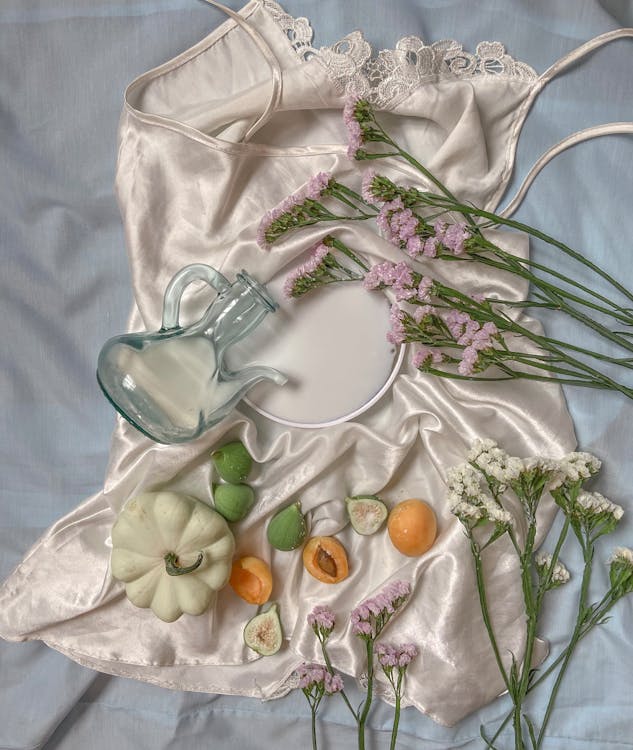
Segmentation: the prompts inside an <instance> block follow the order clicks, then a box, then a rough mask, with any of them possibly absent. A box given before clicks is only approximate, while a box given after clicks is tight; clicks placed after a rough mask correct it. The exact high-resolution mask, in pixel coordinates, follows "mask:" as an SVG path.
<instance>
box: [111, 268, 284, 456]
mask: <svg viewBox="0 0 633 750" xmlns="http://www.w3.org/2000/svg"><path fill="white" fill-rule="evenodd" d="M197 280H202V281H205V282H206V283H207V284H209V285H210V286H212V287H213V288H214V289H216V291H217V292H218V294H217V296H216V298H215V299H214V300H213V302H212V303H211V304H210V305H209V307H208V308H207V310H206V312H205V313H204V315H202V317H201V318H200V319H199V320H198V321H196V322H195V323H193V324H192V325H190V326H187V327H181V326H180V323H179V315H180V299H181V296H182V294H183V292H184V290H185V288H186V287H187V286H188V285H189V284H190V283H191V282H192V281H197ZM276 309H277V304H276V303H275V301H274V300H273V299H272V297H271V296H270V294H269V293H268V291H267V289H266V288H265V287H264V286H263V285H262V284H260V283H259V282H258V281H256V280H255V279H254V278H253V277H252V276H250V275H249V274H248V273H247V272H246V271H241V272H240V273H238V274H237V277H236V281H235V282H234V283H233V284H231V283H230V282H229V281H228V280H227V279H226V278H225V277H224V276H223V275H222V274H221V273H220V272H219V271H216V270H215V269H214V268H211V267H210V266H206V265H203V264H194V265H191V266H186V267H185V268H183V269H181V271H180V272H179V273H177V274H176V275H175V276H174V278H173V279H172V280H171V282H170V283H169V285H168V287H167V290H166V291H165V299H164V304H163V319H162V326H161V329H160V330H159V331H155V332H140V333H130V334H124V335H122V336H115V337H114V338H112V339H110V340H109V341H107V342H106V344H105V345H104V346H103V348H102V350H101V353H100V355H99V361H98V364H97V379H98V381H99V385H100V386H101V388H102V390H103V392H104V394H105V395H106V397H107V398H108V400H109V401H110V402H111V403H112V405H113V406H114V407H115V409H116V410H117V411H118V412H119V413H120V414H121V415H122V416H123V417H125V419H127V420H128V421H129V422H130V423H131V424H132V425H134V426H135V427H136V428H137V429H138V430H140V431H141V432H143V433H144V434H145V435H147V436H149V437H150V438H152V439H153V440H156V441H157V442H160V443H182V442H187V441H189V440H193V439H194V438H196V437H198V436H199V435H201V434H202V433H203V432H204V431H205V430H207V429H209V427H212V426H213V425H214V424H217V423H218V422H220V421H221V420H222V419H224V418H225V417H226V416H227V415H228V414H229V413H230V412H231V411H232V410H233V409H234V408H235V406H236V405H237V403H238V402H239V401H240V400H241V398H242V397H243V396H244V394H245V393H246V391H248V390H249V388H251V387H252V386H253V385H255V384H256V383H258V382H260V381H261V380H271V381H272V382H274V383H276V384H277V385H283V384H284V383H285V382H286V381H287V378H286V376H285V375H284V374H283V373H281V372H279V371H278V370H275V369H273V368H272V367H266V366H265V365H252V366H250V367H247V368H244V369H242V370H238V371H236V372H232V371H230V370H229V369H228V368H226V367H225V364H224V355H225V352H226V350H227V349H228V348H229V347H230V346H231V345H232V344H234V343H235V342H236V341H239V340H240V339H243V338H244V337H246V336H248V334H249V333H250V332H251V331H252V330H253V329H254V328H255V327H256V326H258V325H259V323H260V322H261V321H262V320H263V318H264V317H265V316H266V315H267V314H268V313H270V312H274V311H275V310H276Z"/></svg>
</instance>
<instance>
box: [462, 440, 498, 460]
mask: <svg viewBox="0 0 633 750" xmlns="http://www.w3.org/2000/svg"><path fill="white" fill-rule="evenodd" d="M495 448H498V445H497V443H496V442H495V441H494V440H490V438H485V439H484V440H480V439H479V438H477V440H475V442H474V443H473V444H472V446H471V447H470V450H469V451H468V460H469V461H473V462H474V463H477V460H478V458H479V456H481V455H482V453H489V452H490V451H491V450H494V449H495Z"/></svg>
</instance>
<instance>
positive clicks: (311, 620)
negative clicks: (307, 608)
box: [308, 605, 336, 643]
mask: <svg viewBox="0 0 633 750" xmlns="http://www.w3.org/2000/svg"><path fill="white" fill-rule="evenodd" d="M335 623H336V618H335V616H334V612H332V610H331V609H330V608H329V607H328V606H326V605H318V606H316V607H315V608H314V609H313V610H312V612H310V614H309V615H308V625H309V626H310V627H311V628H312V630H314V633H315V635H316V637H317V638H318V639H319V640H320V641H321V642H322V643H325V641H326V640H327V639H328V638H329V636H330V633H331V632H332V630H334V625H335Z"/></svg>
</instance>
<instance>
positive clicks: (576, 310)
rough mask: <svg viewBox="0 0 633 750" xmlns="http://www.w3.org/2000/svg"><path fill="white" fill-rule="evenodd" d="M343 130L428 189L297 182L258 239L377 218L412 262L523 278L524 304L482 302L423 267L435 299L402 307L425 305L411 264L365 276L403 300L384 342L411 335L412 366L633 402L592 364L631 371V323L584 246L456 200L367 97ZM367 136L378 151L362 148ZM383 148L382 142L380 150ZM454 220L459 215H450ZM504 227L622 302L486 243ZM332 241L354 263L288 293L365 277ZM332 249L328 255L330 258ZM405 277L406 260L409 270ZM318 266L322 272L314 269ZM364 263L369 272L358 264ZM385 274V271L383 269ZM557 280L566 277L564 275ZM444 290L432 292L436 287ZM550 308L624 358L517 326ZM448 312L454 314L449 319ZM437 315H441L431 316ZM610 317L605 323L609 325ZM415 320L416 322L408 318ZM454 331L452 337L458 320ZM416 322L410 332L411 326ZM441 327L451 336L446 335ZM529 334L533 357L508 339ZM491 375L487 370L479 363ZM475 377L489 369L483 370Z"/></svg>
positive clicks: (352, 149)
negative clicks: (546, 248) (549, 250)
mask: <svg viewBox="0 0 633 750" xmlns="http://www.w3.org/2000/svg"><path fill="white" fill-rule="evenodd" d="M343 119H344V122H345V124H346V127H347V129H348V136H349V150H348V153H349V155H350V157H352V158H354V159H358V160H361V161H366V160H378V159H383V158H389V157H398V158H402V159H404V160H405V161H407V162H408V163H409V164H411V165H412V166H414V167H415V168H416V169H417V170H418V171H419V172H420V174H421V175H422V176H423V177H424V179H425V180H426V181H427V182H428V183H429V184H430V185H431V186H432V187H433V188H435V189H436V192H433V191H432V190H429V191H424V190H419V189H416V188H411V187H402V186H399V185H396V184H395V183H394V182H392V181H391V180H389V179H388V178H386V177H384V176H381V175H377V174H376V173H375V172H373V171H372V170H366V171H365V172H364V176H363V180H362V188H361V192H360V194H359V193H356V192H355V191H353V190H351V189H350V188H347V187H345V186H343V185H341V184H340V183H337V182H336V181H334V180H333V179H332V178H331V176H330V175H324V174H323V173H320V174H319V175H316V176H315V177H314V178H313V179H312V180H311V181H310V182H309V183H307V185H306V186H304V188H302V189H301V190H300V191H298V193H295V194H294V195H293V196H291V197H290V198H289V199H287V201H285V202H284V203H283V204H282V206H281V207H280V208H279V209H276V210H274V211H273V214H272V216H271V215H269V216H268V218H266V219H265V220H264V223H263V227H262V229H261V230H260V235H261V237H260V239H261V238H263V240H262V241H263V243H264V244H266V243H270V242H274V241H275V240H276V239H278V238H279V237H280V236H282V235H283V234H284V233H285V232H287V231H289V230H290V229H294V228H297V227H300V226H307V225H308V224H314V223H317V222H321V221H333V220H336V221H348V220H350V221H357V220H361V221H364V220H367V219H375V220H376V224H377V227H378V229H379V230H380V232H381V233H382V235H383V236H384V237H385V238H386V239H388V240H389V241H390V242H392V243H393V244H395V245H396V246H398V247H400V248H401V249H402V250H403V251H404V252H405V253H406V254H407V255H408V256H409V257H410V258H411V262H415V263H417V262H422V263H425V264H426V263H428V262H430V261H432V260H433V259H438V260H442V261H462V262H468V263H473V262H477V263H479V264H482V265H484V266H488V267H490V268H493V269H495V270H496V271H500V272H507V273H510V274H513V275H515V276H516V277H518V278H520V279H522V280H523V281H527V282H529V283H530V284H531V288H532V296H531V298H530V299H528V300H500V299H493V298H490V299H486V298H485V297H484V296H482V295H480V294H474V295H472V294H465V293H463V292H462V291H460V290H459V289H454V288H451V287H448V286H446V285H444V286H442V285H439V283H438V282H437V281H433V280H432V279H431V277H430V276H428V274H427V280H426V281H425V283H426V284H427V289H431V290H432V291H433V292H434V293H435V294H434V296H435V297H436V298H437V299H436V300H434V303H435V304H425V305H422V307H423V309H414V310H410V309H409V308H408V307H407V305H408V304H416V305H419V304H422V303H423V302H425V301H426V302H427V303H430V302H431V300H430V299H427V300H423V299H422V296H421V295H420V298H419V299H413V298H414V297H415V295H414V290H413V288H412V286H413V285H407V284H406V274H407V271H406V270H405V269H403V268H402V267H403V266H407V265H408V264H397V266H398V267H399V271H400V278H399V279H396V278H394V279H391V280H389V279H387V278H383V279H379V283H375V282H376V278H377V276H378V274H379V272H380V270H381V267H383V266H384V264H378V266H377V267H374V268H372V269H369V271H368V272H367V273H366V274H365V280H366V286H367V288H380V289H385V288H391V289H392V290H393V292H394V294H395V295H396V301H397V302H399V303H404V304H401V305H400V310H398V309H397V308H394V310H393V311H392V322H393V327H392V331H391V333H390V334H389V338H390V340H392V341H394V343H404V342H417V343H419V344H420V348H419V349H417V350H416V351H415V352H414V353H413V362H414V364H415V366H416V367H418V368H419V369H421V370H422V371H424V372H427V373H430V374H434V375H438V376H441V377H449V378H457V379H468V380H491V379H492V380H508V379H516V378H529V379H532V380H543V381H546V380H551V378H552V376H555V377H556V378H557V379H558V381H559V382H560V383H561V384H563V385H578V386H584V387H591V388H603V389H608V390H614V391H618V392H621V393H623V394H624V395H626V396H627V397H629V398H633V388H631V387H630V386H629V385H627V384H626V383H621V382H619V381H618V380H617V379H614V378H612V377H610V376H609V375H607V373H606V372H604V371H603V369H602V368H600V369H598V366H595V365H593V364H592V363H591V360H596V361H597V362H599V363H606V364H607V365H609V366H611V365H616V366H618V367H622V368H625V369H627V370H631V369H633V356H631V355H632V353H633V330H615V329H614V327H613V326H614V325H617V327H619V328H622V327H626V326H633V308H632V307H631V304H630V303H631V302H633V292H631V291H629V290H627V289H625V288H624V287H623V286H622V285H621V284H619V282H617V280H615V279H614V278H612V277H611V276H609V275H608V274H607V273H606V272H604V271H602V270H601V269H599V268H598V267H596V266H595V265H594V264H592V263H591V262H590V261H589V260H587V259H586V258H584V257H583V255H582V254H581V253H578V252H577V251H574V250H573V249H572V248H569V247H568V246H567V245H565V244H564V243H562V242H559V241H557V240H556V239H554V238H552V237H549V236H548V235H546V234H544V233H543V232H541V231H539V230H537V229H534V228H533V227H528V226H526V225H523V224H521V223H519V222H514V221H512V220H510V219H505V218H504V217H502V216H498V215H496V214H494V213H492V212H487V211H484V210H480V209H477V208H476V207H473V206H470V205H467V204H463V203H461V202H460V201H459V200H458V199H457V198H455V196H454V195H452V193H451V192H450V190H449V189H448V188H447V187H446V186H445V185H443V184H442V182H441V181H440V180H438V179H437V178H436V177H435V176H434V175H433V174H431V173H430V172H429V170H428V169H426V168H425V167H424V165H422V164H421V163H420V162H418V161H417V159H415V157H414V156H412V155H411V154H409V153H408V152H406V151H405V150H404V149H403V148H402V147H401V146H400V145H399V144H398V143H396V142H395V141H394V140H393V139H392V138H391V136H390V135H389V134H388V133H387V132H386V131H385V130H384V128H383V127H382V126H381V124H380V122H379V121H378V120H377V118H376V116H375V114H374V112H373V110H372V109H371V106H370V105H369V103H368V102H366V101H364V100H362V99H358V98H354V97H352V98H351V99H350V100H349V101H348V102H347V104H346V106H345V110H344V116H343ZM370 144H374V145H373V146H372V148H373V149H375V146H376V145H377V146H378V150H370V149H369V146H370ZM380 144H382V148H381V147H380ZM324 198H330V199H331V200H332V201H338V202H339V205H340V210H337V211H336V213H334V212H333V211H334V209H333V210H330V209H329V208H326V206H325V205H324V204H323V202H322V201H323V199H324ZM456 216H457V217H461V219H460V220H456V218H455V217H456ZM495 227H510V228H513V229H518V230H520V231H523V232H527V233H528V234H529V235H531V236H533V237H536V238H538V239H540V240H543V241H545V242H546V243H548V244H549V245H551V246H552V247H555V248H557V249H558V250H561V251H562V252H564V253H565V254H566V255H567V256H568V257H570V258H571V259H573V260H574V261H575V262H578V263H580V264H582V265H583V266H584V267H585V268H586V269H589V270H590V271H591V272H592V273H594V274H595V275H596V276H598V277H601V278H602V279H603V280H605V281H607V282H608V284H609V285H610V287H611V291H615V292H618V293H619V294H622V295H624V297H625V302H624V303H623V304H621V303H618V302H616V301H615V299H614V295H613V294H607V295H605V294H601V293H599V292H598V291H596V290H594V289H592V288H590V287H589V286H586V285H584V284H582V283H580V282H578V281H575V280H574V279H573V277H572V276H571V275H570V274H569V273H562V272H560V271H557V270H556V269H554V268H550V267H548V266H546V265H544V264H541V263H537V262H536V261H533V260H531V259H529V258H523V257H520V256H517V255H515V254H513V253H511V252H508V251H507V250H504V249H503V248H501V247H499V246H498V245H496V244H495V243H493V242H492V241H491V240H490V239H489V237H487V236H486V235H485V230H486V229H490V228H495ZM336 242H337V245H336V249H337V250H340V251H341V252H343V253H344V254H345V255H347V256H348V257H351V256H352V255H353V256H354V258H353V260H354V263H355V266H354V267H352V268H347V267H346V266H344V265H343V264H339V265H340V266H341V267H340V268H336V269H335V271H332V269H325V270H326V271H327V273H325V272H324V273H323V274H322V275H321V277H320V278H316V277H315V278H306V279H301V281H300V283H298V284H296V285H295V284H294V283H293V282H294V279H291V280H290V281H289V282H288V292H289V293H290V294H291V295H292V296H300V295H302V294H305V293H306V292H307V291H309V290H311V289H314V288H318V286H320V285H321V284H323V283H335V282H337V281H350V280H353V279H354V278H356V277H357V276H358V275H362V274H361V273H360V271H359V270H358V267H360V268H363V262H362V261H361V260H360V259H359V258H358V256H357V255H356V254H355V253H354V252H353V251H352V249H351V248H349V247H347V246H346V245H345V244H344V243H342V242H340V241H338V240H336ZM333 258H335V254H334V253H332V252H331V253H330V254H329V256H328V262H330V263H334V262H336V261H335V260H331V259H333ZM409 269H410V271H411V273H413V268H412V267H411V266H409ZM320 270H324V269H323V268H322V267H321V269H320ZM365 270H366V269H365ZM387 275H389V272H387ZM561 282H562V283H561ZM438 291H439V292H440V294H439V295H438V294H437V292H438ZM529 308H534V309H548V310H554V311H557V312H558V313H560V314H564V315H568V316H570V317H572V318H573V319H574V320H576V321H577V322H578V323H580V324H581V325H583V326H585V327H586V328H588V329H590V330H591V331H593V332H595V333H597V334H599V335H600V336H602V337H603V338H605V339H607V340H608V341H610V342H611V343H613V344H615V345H617V346H618V347H620V348H622V349H623V350H625V352H626V353H627V355H626V356H620V355H617V356H612V355H610V354H606V353H603V352H596V351H592V350H590V349H588V348H586V347H583V346H580V345H578V344H577V343H575V342H574V341H561V340H558V339H555V338H552V337H548V336H539V335H538V334H536V333H534V331H533V330H531V328H530V327H529V326H524V325H522V324H521V322H520V321H521V317H520V312H521V311H522V310H523V309H529ZM451 316H452V317H451ZM440 318H443V319H444V320H443V321H438V319H440ZM608 320H611V322H612V325H608V324H607V322H608ZM414 324H415V325H414ZM458 325H461V326H462V331H461V335H459V336H455V335H454V334H455V331H456V330H457V326H458ZM416 326H417V328H416ZM447 330H448V333H450V334H452V335H451V336H447V335H446V334H447ZM522 339H528V340H529V341H530V342H531V343H532V344H533V345H535V346H536V347H537V349H538V352H537V353H528V352H525V351H516V350H515V349H516V348H515V349H512V348H511V347H510V346H509V344H508V343H507V342H511V343H514V342H515V341H520V340H522ZM488 370H490V372H491V375H490V377H488V373H487V371H488ZM483 373H486V374H485V375H483Z"/></svg>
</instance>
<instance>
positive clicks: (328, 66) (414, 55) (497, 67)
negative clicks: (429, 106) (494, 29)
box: [262, 0, 538, 108]
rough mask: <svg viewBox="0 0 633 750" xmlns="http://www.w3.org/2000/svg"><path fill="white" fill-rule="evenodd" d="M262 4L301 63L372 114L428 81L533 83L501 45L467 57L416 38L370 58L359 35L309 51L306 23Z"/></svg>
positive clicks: (270, 2)
mask: <svg viewBox="0 0 633 750" xmlns="http://www.w3.org/2000/svg"><path fill="white" fill-rule="evenodd" d="M262 4H263V6H264V8H266V10H267V11H268V12H269V13H270V15H271V17H272V18H273V20H274V21H275V22H276V23H277V25H278V26H279V27H280V28H281V30H282V32H283V33H284V35H285V36H287V37H288V39H289V40H290V44H291V45H292V47H293V49H294V50H295V51H296V52H297V54H298V55H299V57H300V58H301V59H303V60H307V59H310V58H312V57H315V58H316V59H317V60H318V61H319V62H320V63H321V64H322V65H323V66H324V68H325V70H326V71H327V73H328V75H329V77H330V78H331V80H332V82H333V83H334V85H335V87H336V89H337V91H339V92H340V93H342V94H343V93H352V92H353V93H355V94H356V95H358V96H361V97H363V98H364V99H368V100H369V101H370V102H371V103H372V104H373V105H374V106H376V107H378V108H386V107H388V106H389V105H393V104H394V103H395V102H396V101H398V100H400V99H402V98H403V97H404V96H406V95H407V94H409V93H411V92H412V91H413V90H414V89H415V88H417V87H418V86H419V85H420V84H422V83H424V82H425V81H428V80H455V79H460V78H473V77H475V76H500V77H503V78H512V79H515V80H519V81H534V80H536V79H537V77H538V76H537V73H536V71H535V70H534V69H533V68H531V67H530V66H529V65H527V64H526V63H523V62H519V61H518V60H515V59H514V58H512V57H511V56H510V55H508V54H507V53H506V50H505V47H504V46H503V44H501V42H480V43H479V44H478V45H477V48H476V50H475V53H474V54H472V53H470V52H466V51H465V50H464V49H463V47H462V45H461V44H459V42H456V41H454V40H452V39H443V40H441V41H439V42H433V43H432V44H425V42H424V41H423V40H422V39H420V38H419V37H417V36H406V37H404V38H402V39H400V41H399V42H398V43H397V44H396V48H395V49H384V50H381V51H380V52H379V53H378V55H377V56H376V57H373V56H372V49H371V46H370V45H369V43H368V42H367V41H366V40H365V38H364V37H363V34H362V32H360V31H353V32H352V33H351V34H347V36H345V37H343V39H341V40H340V41H338V42H336V44H333V45H332V46H331V47H321V48H320V49H315V48H314V47H313V46H312V38H313V33H314V32H313V30H312V27H311V25H310V22H309V21H308V19H307V18H293V17H292V16H290V15H288V13H286V12H285V11H284V10H283V9H282V8H281V6H280V5H279V4H278V3H277V2H275V0H262Z"/></svg>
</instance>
